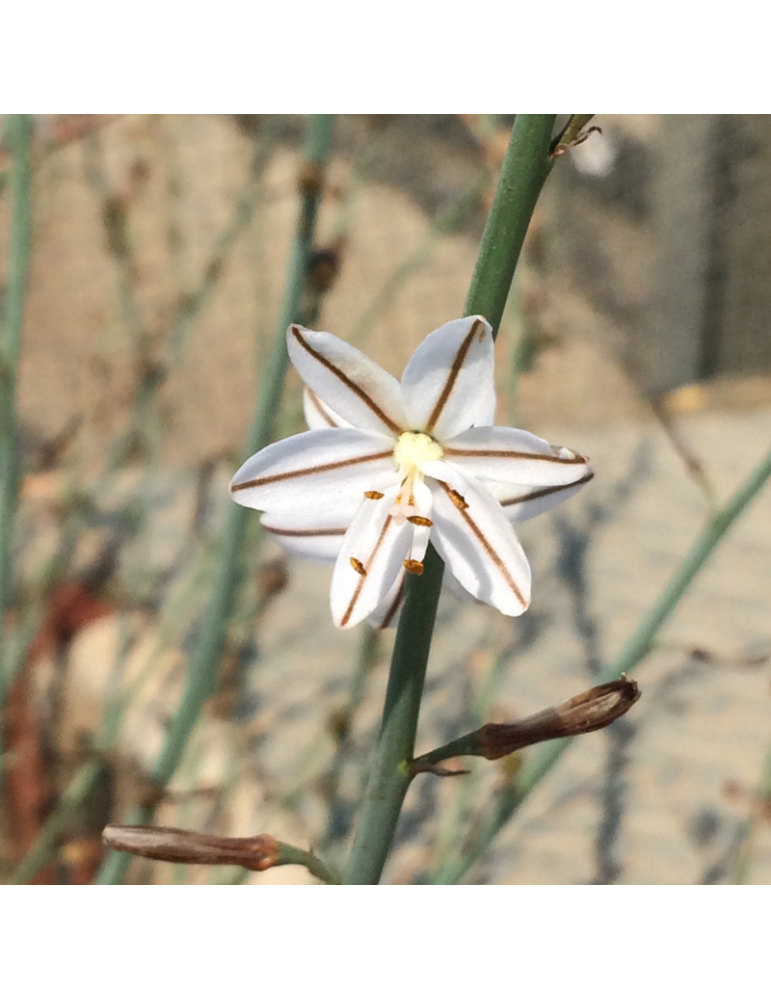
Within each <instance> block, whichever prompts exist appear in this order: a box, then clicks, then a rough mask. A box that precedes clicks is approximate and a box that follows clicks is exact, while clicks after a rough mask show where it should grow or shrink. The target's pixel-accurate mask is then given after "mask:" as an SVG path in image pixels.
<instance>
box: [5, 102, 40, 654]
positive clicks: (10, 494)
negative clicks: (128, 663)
mask: <svg viewBox="0 0 771 1000" xmlns="http://www.w3.org/2000/svg"><path fill="white" fill-rule="evenodd" d="M30 135H31V121H30V117H29V115H9V116H8V120H7V122H6V141H7V144H8V148H9V149H10V152H11V156H12V157H13V160H12V164H11V195H12V198H13V207H12V216H11V238H10V248H9V253H8V276H7V284H6V290H5V315H4V317H3V329H2V337H1V338H0V643H2V641H3V625H4V621H5V612H6V609H7V608H8V605H9V603H10V600H11V590H12V587H11V582H12V577H13V567H12V559H11V548H12V544H13V529H14V521H15V517H16V503H17V496H18V477H19V468H18V460H19V456H18V428H17V420H16V379H17V371H18V366H19V354H20V352H21V334H22V327H23V325H24V302H25V298H26V290H27V276H28V272H29V259H30V252H31V248H32V207H31V198H30V194H31V186H32V170H31V167H30V158H29V144H30ZM3 662H4V661H3V657H2V650H1V649H0V665H2V664H3Z"/></svg>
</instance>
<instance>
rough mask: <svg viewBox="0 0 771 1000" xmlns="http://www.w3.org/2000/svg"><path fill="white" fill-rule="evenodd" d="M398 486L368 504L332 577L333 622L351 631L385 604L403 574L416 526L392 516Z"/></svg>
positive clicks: (346, 541)
mask: <svg viewBox="0 0 771 1000" xmlns="http://www.w3.org/2000/svg"><path fill="white" fill-rule="evenodd" d="M398 489H399V487H398V485H397V486H394V487H392V488H391V489H390V490H388V491H387V492H386V493H385V494H384V495H383V497H382V498H381V499H379V500H369V499H367V500H364V501H363V502H362V504H361V506H360V507H359V510H358V512H357V514H356V517H355V518H354V519H353V523H352V524H351V527H350V528H349V529H348V532H347V534H346V536H345V539H344V540H343V547H342V549H341V550H340V555H339V556H338V559H337V562H336V563H335V571H334V573H333V574H332V592H331V604H332V620H333V621H334V623H335V625H337V627H338V628H351V627H352V626H353V625H356V624H358V623H359V622H360V621H363V619H365V618H366V617H367V616H368V615H370V614H372V612H373V611H374V610H375V609H376V608H377V607H378V606H379V605H380V604H382V603H383V601H384V600H385V598H386V596H387V595H388V592H389V591H390V589H391V587H392V586H393V584H394V581H395V580H396V578H397V576H398V575H399V573H400V572H401V570H402V568H403V565H404V560H405V558H406V556H407V553H408V551H409V547H410V541H411V540H412V533H413V525H412V524H410V522H409V521H404V522H403V523H402V524H397V521H396V519H395V518H394V517H393V516H392V515H391V514H390V513H389V511H390V509H391V507H392V506H393V503H394V500H395V499H396V495H397V492H398Z"/></svg>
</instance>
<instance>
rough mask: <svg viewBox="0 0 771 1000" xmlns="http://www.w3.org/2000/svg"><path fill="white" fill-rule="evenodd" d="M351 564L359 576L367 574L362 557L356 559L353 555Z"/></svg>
mask: <svg viewBox="0 0 771 1000" xmlns="http://www.w3.org/2000/svg"><path fill="white" fill-rule="evenodd" d="M351 566H353V568H354V569H355V570H356V572H357V573H358V574H359V576H366V575H367V571H366V569H364V563H363V562H361V560H360V559H354V558H353V556H351Z"/></svg>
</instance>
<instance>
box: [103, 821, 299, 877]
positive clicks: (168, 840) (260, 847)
mask: <svg viewBox="0 0 771 1000" xmlns="http://www.w3.org/2000/svg"><path fill="white" fill-rule="evenodd" d="M102 840H103V841H104V842H105V844H108V845H109V846H110V847H112V848H114V849H115V850H116V851H127V852H128V853H129V854H138V855H139V856H140V857H142V858H152V859H153V860H155V861H173V862H176V863H177V864H186V865H239V866H240V867H241V868H249V869H250V870H251V871H255V872H263V871H266V870H267V869H268V868H272V867H273V866H274V865H276V864H279V863H280V859H281V845H280V844H279V842H278V841H277V840H276V839H275V838H274V837H270V836H268V835H267V834H261V835H260V836H257V837H215V836H212V835H209V834H206V833H191V832H190V831H189V830H177V829H174V827H169V826H107V827H105V829H104V831H103V832H102Z"/></svg>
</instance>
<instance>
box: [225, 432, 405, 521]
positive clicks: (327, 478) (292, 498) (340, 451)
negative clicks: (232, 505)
mask: <svg viewBox="0 0 771 1000" xmlns="http://www.w3.org/2000/svg"><path fill="white" fill-rule="evenodd" d="M389 474H391V475H392V476H393V480H394V481H395V480H397V479H398V475H397V472H396V469H395V466H394V460H393V440H392V439H390V438H386V437H384V436H382V435H379V434H373V433H371V432H369V431H360V430H356V429H355V428H346V427H340V428H329V429H328V430H314V431H306V432H305V433H304V434H295V436H294V437H290V438H286V439H285V440H284V441H277V442H276V443H275V444H271V445H269V446H268V447H267V448H263V449H262V451H258V452H257V454H256V455H252V457H251V458H250V459H248V460H247V461H246V462H244V464H243V465H242V466H241V468H240V469H239V470H238V472H237V473H236V474H235V476H234V477H233V481H232V482H231V484H230V492H231V495H232V497H233V499H234V500H236V501H237V502H238V503H240V504H243V505H244V506H245V507H253V508H255V509H256V510H278V511H286V512H288V513H295V514H301V513H305V512H310V513H312V512H314V511H317V510H328V509H330V508H337V509H340V508H343V507H348V506H350V505H351V504H352V503H356V502H358V501H359V500H360V498H361V497H362V496H363V494H364V491H365V490H371V489H372V488H373V484H374V483H375V482H376V481H378V477H380V476H383V475H385V477H386V479H388V478H389Z"/></svg>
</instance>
